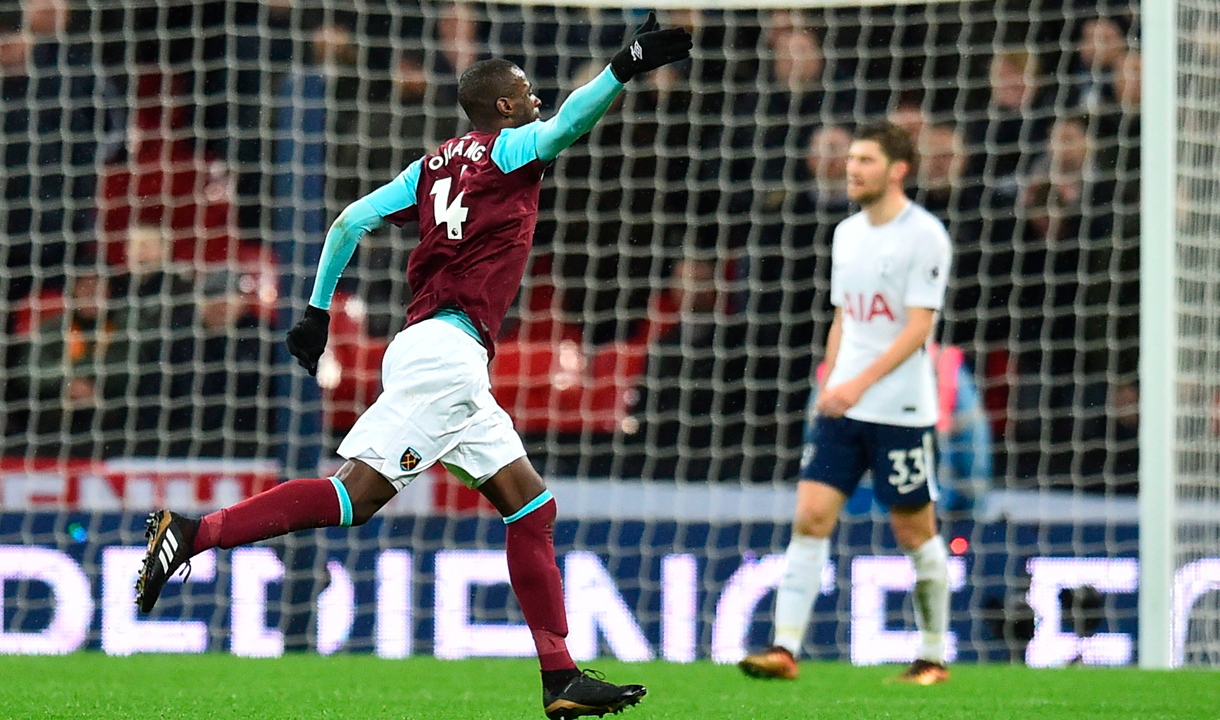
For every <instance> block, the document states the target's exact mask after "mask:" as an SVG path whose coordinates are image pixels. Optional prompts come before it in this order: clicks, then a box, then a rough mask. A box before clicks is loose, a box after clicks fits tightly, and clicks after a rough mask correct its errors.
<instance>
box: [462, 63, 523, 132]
mask: <svg viewBox="0 0 1220 720" xmlns="http://www.w3.org/2000/svg"><path fill="white" fill-rule="evenodd" d="M514 70H517V66H516V65H514V64H513V63H512V62H511V61H508V60H504V59H503V58H492V59H490V60H480V61H478V62H477V63H475V64H473V65H471V66H470V67H468V68H466V72H464V73H462V77H461V78H459V79H458V104H459V105H461V106H462V110H463V111H464V112H465V113H466V117H468V118H470V122H472V123H474V125H475V127H480V126H485V125H488V124H490V123H491V122H493V121H494V120H495V119H496V115H497V112H496V101H497V100H499V99H500V98H502V97H504V96H505V94H507V93H508V92H509V85H510V83H512V80H513V77H514V72H513V71H514Z"/></svg>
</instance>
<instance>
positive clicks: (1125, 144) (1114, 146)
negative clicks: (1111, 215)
mask: <svg viewBox="0 0 1220 720" xmlns="http://www.w3.org/2000/svg"><path fill="white" fill-rule="evenodd" d="M1141 67H1142V62H1141V60H1140V54H1139V52H1138V51H1135V50H1131V51H1128V52H1126V53H1124V54H1123V56H1122V58H1120V59H1119V60H1118V62H1117V63H1116V64H1115V69H1114V97H1115V101H1116V102H1115V103H1114V104H1113V105H1111V106H1110V111H1109V112H1106V113H1104V114H1102V115H1101V116H1100V117H1098V118H1097V122H1096V127H1097V134H1098V140H1099V148H1098V154H1099V155H1100V156H1101V159H1100V161H1099V165H1100V166H1101V167H1102V168H1103V169H1107V168H1113V171H1114V173H1115V174H1116V176H1117V181H1118V182H1119V184H1120V185H1124V186H1126V185H1130V184H1132V183H1134V184H1137V185H1138V183H1139V167H1140V99H1141V97H1142V95H1143V93H1142V89H1141V87H1140V71H1141ZM1118 195H1119V196H1120V197H1122V196H1123V195H1124V192H1123V191H1122V190H1121V189H1120V190H1119V191H1118Z"/></svg>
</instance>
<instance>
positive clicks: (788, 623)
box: [775, 534, 830, 657]
mask: <svg viewBox="0 0 1220 720" xmlns="http://www.w3.org/2000/svg"><path fill="white" fill-rule="evenodd" d="M829 559H830V538H815V537H812V536H809V535H795V534H794V535H793V536H792V540H791V541H790V542H789V543H788V552H787V560H788V566H787V569H785V570H784V577H783V579H781V580H780V582H779V590H778V592H777V594H776V597H775V644H776V645H779V646H780V647H782V648H784V649H785V650H787V651H788V652H790V653H792V657H796V656H797V655H798V654H799V653H800V651H801V643H802V642H803V641H804V639H805V628H806V626H808V625H809V614H810V613H811V612H813V602H814V601H815V600H817V599H818V593H819V592H821V590H822V568H824V567H826V562H827V561H828V560H829Z"/></svg>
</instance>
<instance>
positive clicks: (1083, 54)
mask: <svg viewBox="0 0 1220 720" xmlns="http://www.w3.org/2000/svg"><path fill="white" fill-rule="evenodd" d="M1126 49H1127V43H1126V41H1125V40H1124V39H1123V33H1122V30H1120V29H1119V28H1118V25H1117V24H1115V22H1114V21H1113V20H1107V19H1105V18H1098V19H1096V20H1090V21H1088V22H1086V23H1085V24H1084V32H1083V33H1082V34H1081V36H1080V47H1079V51H1080V60H1081V61H1082V62H1083V63H1084V66H1085V67H1087V68H1096V69H1102V68H1106V69H1108V68H1112V67H1114V64H1115V63H1116V62H1118V59H1119V57H1121V56H1122V54H1123V52H1125V51H1126Z"/></svg>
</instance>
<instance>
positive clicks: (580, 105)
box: [491, 66, 623, 173]
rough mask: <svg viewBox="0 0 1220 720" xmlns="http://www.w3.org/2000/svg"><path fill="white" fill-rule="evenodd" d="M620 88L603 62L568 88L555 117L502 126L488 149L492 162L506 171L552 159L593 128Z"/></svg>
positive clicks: (621, 85)
mask: <svg viewBox="0 0 1220 720" xmlns="http://www.w3.org/2000/svg"><path fill="white" fill-rule="evenodd" d="M622 89H623V84H622V83H620V82H619V81H618V80H616V79H615V78H614V74H613V73H611V72H610V68H609V67H608V66H607V67H606V69H605V70H603V71H602V72H601V74H600V75H598V76H597V77H595V78H593V80H591V81H590V82H589V83H587V84H585V85H582V86H580V87H578V88H576V90H574V91H572V94H571V95H569V96H568V99H567V100H565V101H564V103H563V105H561V106H560V107H559V112H557V113H555V117H553V118H551V119H550V120H547V121H546V122H533V123H530V124H529V125H526V126H524V127H519V128H506V129H504V130H502V131H501V132H500V136H499V137H498V138H497V139H496V143H495V145H494V146H492V149H491V160H492V162H494V163H495V164H496V167H498V168H500V169H501V170H503V171H504V172H505V173H510V172H512V171H514V170H517V169H519V168H522V167H524V166H526V165H528V164H529V163H531V162H533V161H534V160H541V161H542V162H550V161H552V160H554V159H555V158H556V157H558V156H559V153H560V152H561V151H562V150H564V149H565V148H567V147H570V146H571V145H572V143H574V142H576V141H577V140H578V139H579V138H580V136H581V135H584V134H585V133H587V132H589V131H590V130H592V129H593V126H594V125H595V124H597V121H598V120H600V119H601V118H602V116H603V115H605V114H606V111H607V110H609V109H610V104H611V103H613V102H614V99H615V98H616V97H618V94H619V91H621V90H622Z"/></svg>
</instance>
